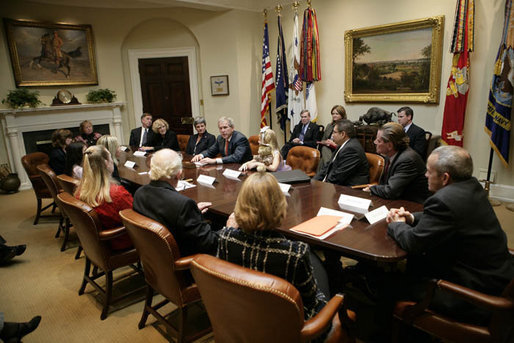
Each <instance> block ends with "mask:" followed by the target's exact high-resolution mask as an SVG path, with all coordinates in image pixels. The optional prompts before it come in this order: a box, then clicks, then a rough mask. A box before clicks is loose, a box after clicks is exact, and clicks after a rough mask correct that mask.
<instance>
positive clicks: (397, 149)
mask: <svg viewBox="0 0 514 343" xmlns="http://www.w3.org/2000/svg"><path fill="white" fill-rule="evenodd" d="M408 140H409V139H408V137H407V135H406V134H405V132H404V131H403V127H402V126H401V125H400V124H398V123H392V122H391V123H387V124H384V125H383V126H382V127H381V128H380V129H379V130H378V131H377V138H376V139H375V141H374V143H375V146H376V149H377V153H379V154H381V155H383V156H384V157H385V159H386V164H385V167H384V172H383V173H382V177H381V178H380V184H379V185H375V186H368V187H366V188H364V191H367V192H371V194H373V195H376V196H379V197H381V198H385V199H404V200H410V201H415V202H419V203H423V202H424V201H425V199H426V198H427V197H428V196H429V192H428V186H427V178H426V177H425V163H424V162H423V160H422V159H421V157H420V156H419V154H418V153H416V152H415V151H414V150H412V149H411V148H410V147H409V146H408Z"/></svg>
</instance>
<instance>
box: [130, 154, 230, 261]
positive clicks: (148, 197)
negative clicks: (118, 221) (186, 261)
mask: <svg viewBox="0 0 514 343" xmlns="http://www.w3.org/2000/svg"><path fill="white" fill-rule="evenodd" d="M181 176H182V157H181V156H180V155H179V154H177V152H175V151H173V150H171V149H162V150H159V151H157V152H156V153H155V154H154V155H153V157H152V160H151V162H150V179H151V181H150V183H149V184H148V185H145V186H142V187H140V188H139V189H138V190H137V191H136V193H135V194H134V203H133V207H134V210H135V211H136V212H138V213H141V214H142V215H144V216H147V217H149V218H152V219H153V220H156V221H158V222H159V223H161V224H163V225H164V226H166V227H167V228H168V230H170V232H171V233H172V234H173V237H174V238H175V240H176V241H177V244H178V247H179V250H180V253H181V255H182V256H188V255H192V254H196V253H207V254H215V253H216V248H217V245H218V234H217V233H216V232H215V231H213V230H212V229H211V227H210V225H209V224H207V223H206V222H205V221H204V220H203V217H202V213H204V212H206V211H207V209H208V207H209V206H210V205H211V203H208V202H199V203H198V204H197V203H195V202H194V200H192V199H190V198H188V197H186V196H185V195H183V194H181V193H179V192H177V191H176V189H175V188H176V187H177V183H178V180H179V179H180V178H181ZM231 218H232V217H231ZM230 220H231V219H229V221H227V226H229V225H230V226H233V225H234V223H233V222H230Z"/></svg>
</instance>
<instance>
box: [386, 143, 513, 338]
mask: <svg viewBox="0 0 514 343" xmlns="http://www.w3.org/2000/svg"><path fill="white" fill-rule="evenodd" d="M472 172H473V162H472V160H471V156H470V155H469V153H468V152H467V151H466V150H464V149H463V148H460V147H456V146H442V147H439V148H437V149H435V150H434V151H433V152H432V154H431V155H430V157H429V158H428V161H427V173H426V175H427V177H428V187H429V189H430V191H432V192H434V195H432V196H431V197H430V198H428V199H427V200H426V201H425V203H424V204H423V207H424V210H423V212H418V213H409V212H408V211H405V210H404V209H403V208H400V209H391V211H390V212H389V215H388V217H387V221H388V222H389V228H388V233H389V235H391V236H392V237H393V238H394V240H395V241H397V242H398V244H399V245H400V247H401V248H402V249H404V250H405V251H407V252H408V254H409V255H408V264H407V275H408V276H410V277H411V280H410V282H409V283H406V284H404V285H405V287H406V289H405V291H406V293H407V294H410V295H411V296H413V297H414V298H417V299H414V300H419V299H421V297H422V294H416V290H419V289H421V290H424V289H426V288H423V287H418V286H416V285H417V284H423V283H426V282H427V281H428V280H429V279H431V278H436V279H444V280H447V281H450V282H453V283H456V284H459V285H462V286H465V287H468V288H471V289H474V290H477V291H480V292H483V293H486V294H491V295H495V296H500V295H501V293H502V291H503V289H504V288H505V287H506V286H507V284H508V283H509V282H510V281H511V280H512V278H514V259H513V258H512V257H511V256H510V254H509V251H508V248H507V238H506V235H505V232H504V231H503V230H502V228H501V226H500V223H499V222H498V219H497V218H496V214H495V213H494V210H493V208H492V207H491V204H490V203H489V199H488V197H487V193H486V192H485V191H484V189H483V188H482V186H481V185H480V183H479V182H478V181H477V179H476V178H474V177H472V175H471V174H472ZM432 306H434V308H437V309H438V310H439V311H442V312H445V313H447V314H449V315H451V316H452V317H457V318H461V319H462V320H466V321H470V322H476V323H484V322H486V321H487V318H488V315H489V314H488V313H487V312H485V311H484V310H480V309H479V308H477V307H475V306H472V305H470V304H469V303H466V302H463V301H462V300H459V299H458V298H455V297H453V296H450V295H448V293H443V292H441V291H439V290H436V293H435V296H434V299H433V302H432ZM502 341H503V340H502Z"/></svg>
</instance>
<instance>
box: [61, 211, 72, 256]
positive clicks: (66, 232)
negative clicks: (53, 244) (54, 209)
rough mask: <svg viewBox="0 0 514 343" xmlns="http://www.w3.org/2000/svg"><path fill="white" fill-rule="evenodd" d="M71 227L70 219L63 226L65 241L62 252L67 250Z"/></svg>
mask: <svg viewBox="0 0 514 343" xmlns="http://www.w3.org/2000/svg"><path fill="white" fill-rule="evenodd" d="M70 226H71V223H70V219H69V218H66V220H65V224H64V226H63V230H64V239H63V241H62V245H61V251H64V250H66V243H68V238H69V237H70Z"/></svg>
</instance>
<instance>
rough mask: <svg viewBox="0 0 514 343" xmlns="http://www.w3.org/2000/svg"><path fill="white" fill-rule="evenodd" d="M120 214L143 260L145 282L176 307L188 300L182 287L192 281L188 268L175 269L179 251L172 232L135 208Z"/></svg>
mask: <svg viewBox="0 0 514 343" xmlns="http://www.w3.org/2000/svg"><path fill="white" fill-rule="evenodd" d="M120 216H121V219H122V221H123V225H125V228H126V229H127V231H128V234H129V236H130V239H131V240H132V242H134V246H135V247H136V250H137V252H138V254H139V258H140V260H141V263H143V267H144V271H145V279H146V282H147V283H148V284H149V285H150V286H151V287H152V288H153V289H154V290H156V291H157V292H159V293H160V294H162V295H163V296H164V297H166V298H168V299H169V300H171V301H172V302H173V303H175V304H176V305H177V306H179V305H181V304H182V303H183V302H184V301H185V302H187V299H183V297H182V290H184V289H185V288H186V287H188V286H190V285H191V283H190V282H188V281H187V278H186V273H187V271H178V270H175V261H176V260H178V259H179V258H180V251H179V249H178V246H177V242H176V241H175V238H174V237H173V235H172V234H171V233H170V231H169V230H168V229H167V228H166V227H165V226H163V225H161V224H160V223H158V222H156V221H155V220H152V219H150V218H148V217H145V216H143V215H141V214H139V213H137V212H135V211H134V210H132V209H126V210H123V211H120Z"/></svg>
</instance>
